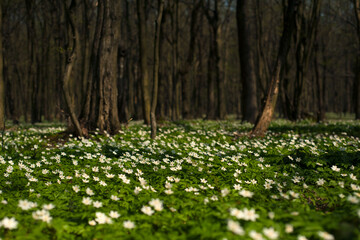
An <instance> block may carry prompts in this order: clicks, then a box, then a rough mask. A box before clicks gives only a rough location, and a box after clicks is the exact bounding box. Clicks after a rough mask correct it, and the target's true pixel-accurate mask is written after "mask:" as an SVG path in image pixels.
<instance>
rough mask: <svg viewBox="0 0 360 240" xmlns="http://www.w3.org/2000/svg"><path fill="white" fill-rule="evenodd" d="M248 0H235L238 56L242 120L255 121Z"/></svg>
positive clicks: (254, 83) (255, 102)
mask: <svg viewBox="0 0 360 240" xmlns="http://www.w3.org/2000/svg"><path fill="white" fill-rule="evenodd" d="M250 9H251V1H250V0H238V1H237V8H236V10H237V13H236V16H237V18H236V19H237V25H238V41H239V57H240V68H241V83H242V93H241V95H242V101H241V106H242V121H246V122H250V123H255V120H256V116H257V98H256V75H255V66H254V55H253V50H252V47H251V44H250V42H251V33H252V32H253V29H252V26H251V22H250V14H249V11H250Z"/></svg>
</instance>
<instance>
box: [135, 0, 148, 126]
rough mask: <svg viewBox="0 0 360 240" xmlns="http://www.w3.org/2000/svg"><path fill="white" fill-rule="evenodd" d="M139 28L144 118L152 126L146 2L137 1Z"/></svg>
mask: <svg viewBox="0 0 360 240" xmlns="http://www.w3.org/2000/svg"><path fill="white" fill-rule="evenodd" d="M136 3H137V14H138V28H139V47H140V69H141V91H142V100H143V115H144V116H143V117H144V121H145V124H150V108H151V106H150V104H151V97H150V86H151V85H150V79H149V70H148V65H147V59H148V48H147V43H146V40H147V32H146V31H147V30H146V17H145V7H146V6H145V0H137V1H136Z"/></svg>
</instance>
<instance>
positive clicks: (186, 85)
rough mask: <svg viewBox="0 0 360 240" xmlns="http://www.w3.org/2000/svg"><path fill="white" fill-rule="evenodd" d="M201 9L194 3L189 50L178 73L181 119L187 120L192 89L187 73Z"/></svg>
mask: <svg viewBox="0 0 360 240" xmlns="http://www.w3.org/2000/svg"><path fill="white" fill-rule="evenodd" d="M200 7H201V1H197V2H196V1H195V2H194V7H193V9H192V11H191V20H190V40H189V50H188V53H187V54H188V55H187V59H186V61H185V63H184V65H183V67H182V69H181V71H180V77H181V82H182V100H183V101H182V107H183V108H182V115H183V118H185V119H189V118H191V117H192V112H191V93H192V87H191V78H190V76H189V74H188V73H189V71H190V68H191V65H192V64H193V62H194V58H195V47H196V45H195V41H196V37H197V35H198V27H197V25H198V13H199V9H200Z"/></svg>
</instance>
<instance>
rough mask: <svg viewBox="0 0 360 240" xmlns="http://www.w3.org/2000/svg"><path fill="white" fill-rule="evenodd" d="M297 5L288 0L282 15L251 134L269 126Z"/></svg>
mask: <svg viewBox="0 0 360 240" xmlns="http://www.w3.org/2000/svg"><path fill="white" fill-rule="evenodd" d="M300 1H301V0H300ZM298 5H299V1H298V0H288V6H287V9H286V12H285V16H284V23H283V24H284V27H283V32H282V36H281V39H280V44H279V52H278V56H277V59H276V63H275V65H274V69H273V72H272V75H271V81H270V85H269V88H268V90H267V95H266V99H265V104H264V106H263V109H262V111H261V113H260V115H259V117H258V120H257V122H256V123H255V126H254V128H253V129H252V131H251V132H250V135H251V136H254V137H260V136H264V135H265V133H266V131H267V129H268V128H269V125H270V122H271V119H272V116H273V114H274V110H275V106H276V100H277V97H278V93H279V83H280V71H281V69H282V68H283V67H284V64H285V61H286V57H287V55H288V53H289V49H290V43H291V37H292V35H293V32H294V30H295V18H296V13H297V9H298Z"/></svg>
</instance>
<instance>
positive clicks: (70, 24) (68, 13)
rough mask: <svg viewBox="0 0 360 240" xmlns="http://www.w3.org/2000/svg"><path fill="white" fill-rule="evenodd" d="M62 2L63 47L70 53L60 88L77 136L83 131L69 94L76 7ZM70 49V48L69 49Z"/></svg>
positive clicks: (67, 56) (72, 64)
mask: <svg viewBox="0 0 360 240" xmlns="http://www.w3.org/2000/svg"><path fill="white" fill-rule="evenodd" d="M63 3H64V11H65V21H66V26H67V32H68V33H67V36H68V39H67V41H68V42H67V44H66V47H65V49H67V50H68V51H70V53H67V54H66V65H65V73H64V76H63V81H62V90H63V93H64V97H65V104H66V107H67V111H68V114H69V116H70V119H71V122H72V125H73V126H74V128H75V132H76V134H77V135H78V136H83V132H82V129H81V126H80V123H79V120H78V117H77V115H76V113H75V106H74V103H73V101H72V99H71V95H70V87H69V84H70V78H71V73H72V69H73V66H74V64H75V59H76V51H78V49H77V46H78V45H77V37H78V34H77V33H76V31H77V30H76V28H75V26H74V21H73V16H72V15H73V11H75V9H74V8H75V7H76V1H75V0H72V1H71V3H70V6H69V7H68V6H67V3H66V1H64V2H63ZM70 49H71V50H70Z"/></svg>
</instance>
